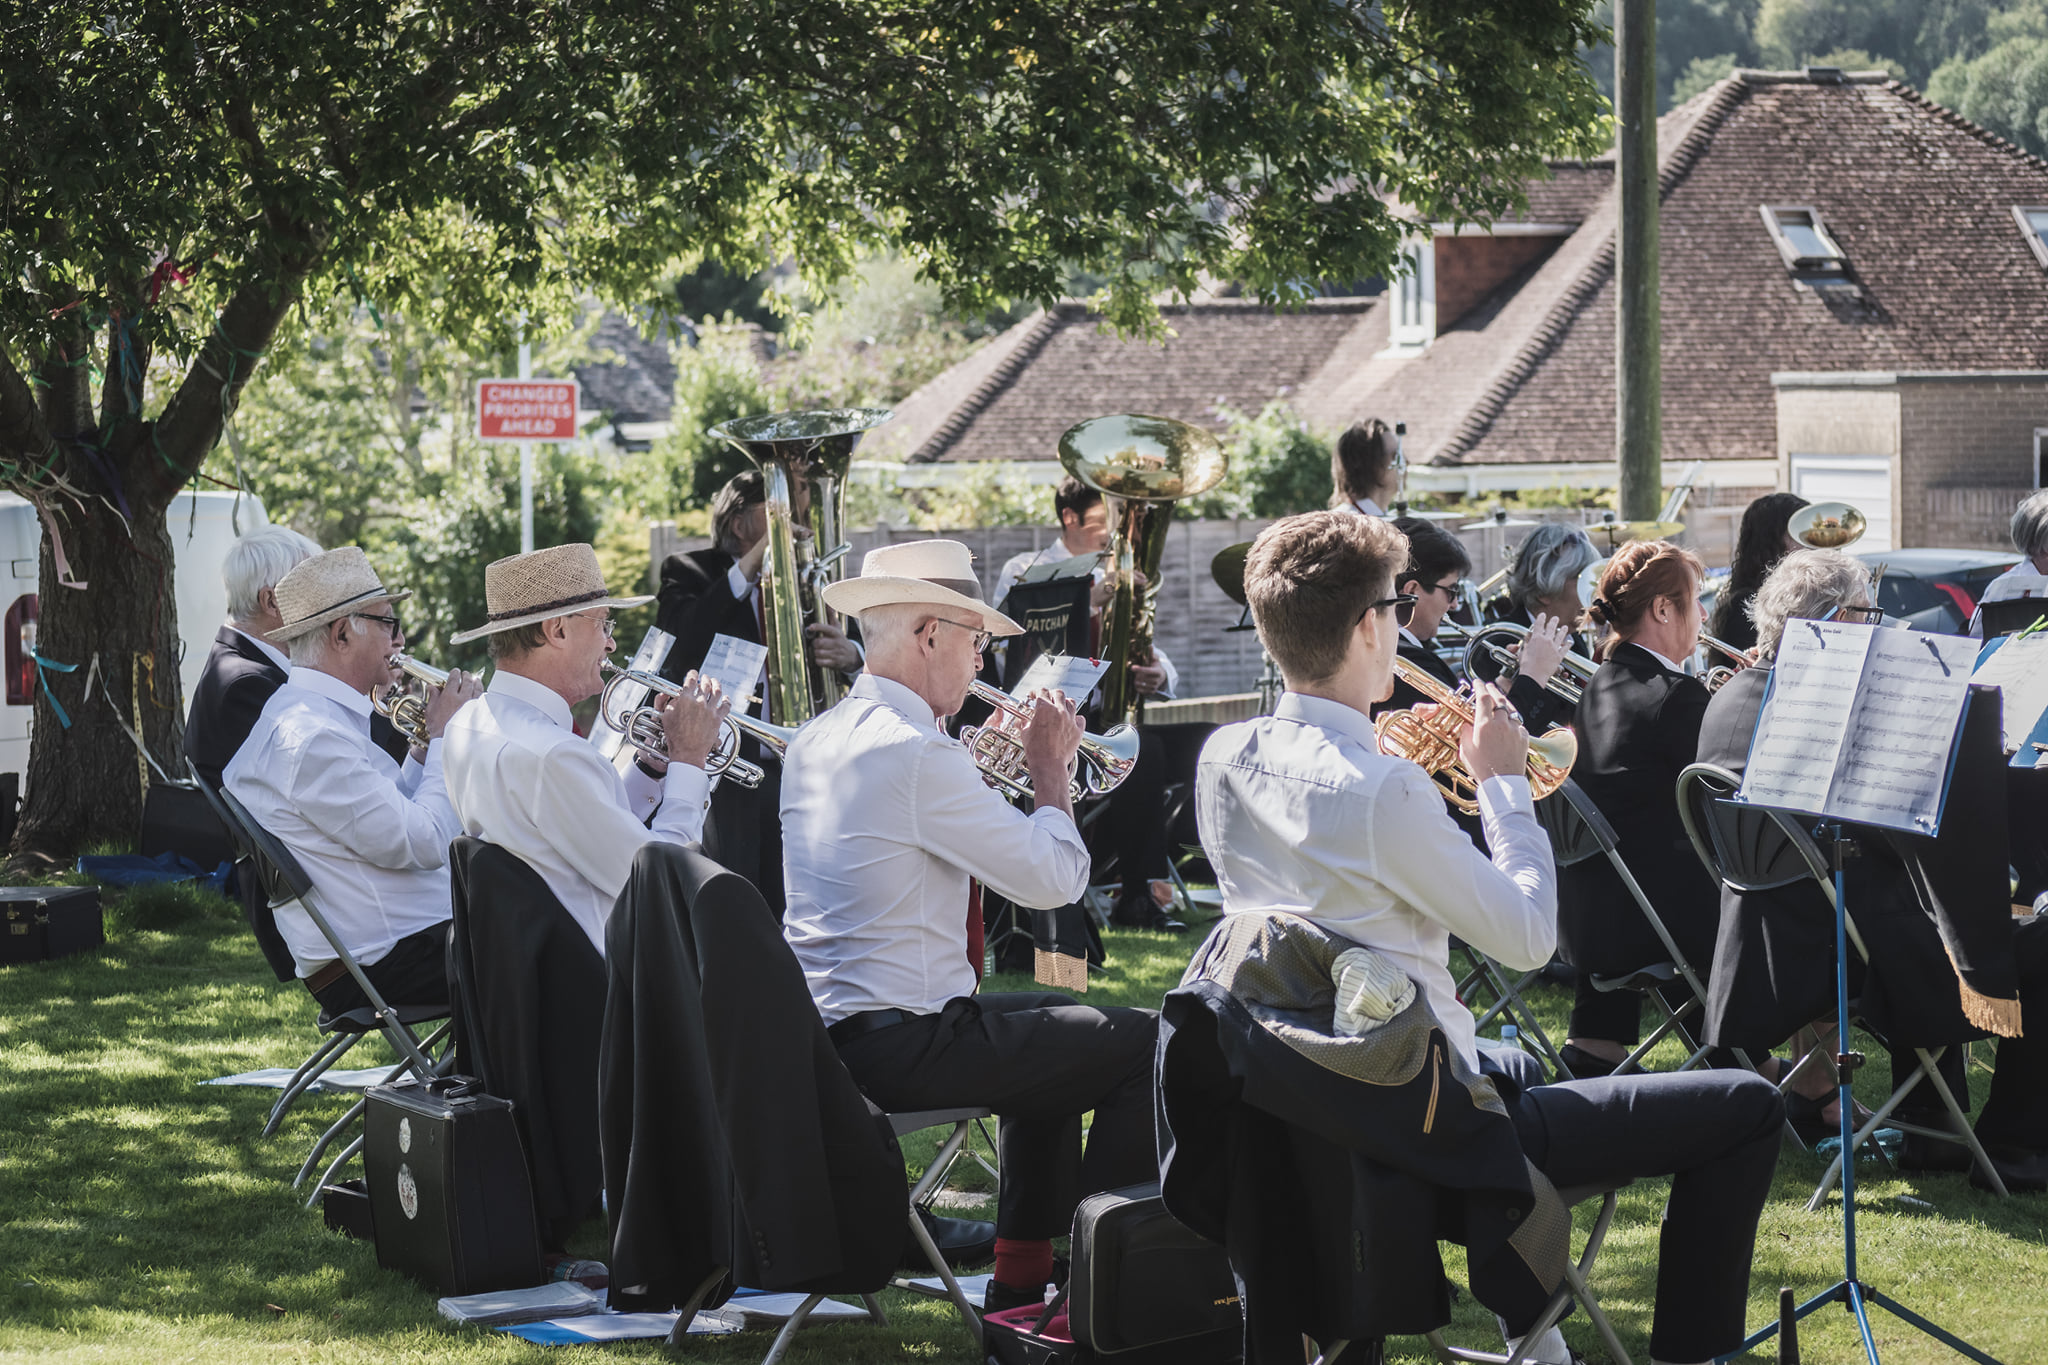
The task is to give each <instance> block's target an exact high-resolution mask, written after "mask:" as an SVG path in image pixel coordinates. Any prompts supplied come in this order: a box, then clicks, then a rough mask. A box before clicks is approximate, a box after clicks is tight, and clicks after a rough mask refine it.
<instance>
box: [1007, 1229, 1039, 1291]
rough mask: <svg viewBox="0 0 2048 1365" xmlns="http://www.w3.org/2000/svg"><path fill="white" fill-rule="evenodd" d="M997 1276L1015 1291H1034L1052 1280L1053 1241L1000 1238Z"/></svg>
mask: <svg viewBox="0 0 2048 1365" xmlns="http://www.w3.org/2000/svg"><path fill="white" fill-rule="evenodd" d="M995 1277H996V1278H997V1279H998V1280H1001V1281H1002V1282H1003V1283H1004V1284H1006V1285H1008V1286H1010V1288H1012V1289H1031V1288H1034V1287H1036V1286H1039V1285H1043V1284H1044V1283H1045V1282H1046V1281H1048V1280H1050V1279H1051V1278H1052V1242H1051V1241H1050V1240H1041V1241H1026V1240H1024V1239H1022V1238H1017V1237H998V1238H996V1269H995Z"/></svg>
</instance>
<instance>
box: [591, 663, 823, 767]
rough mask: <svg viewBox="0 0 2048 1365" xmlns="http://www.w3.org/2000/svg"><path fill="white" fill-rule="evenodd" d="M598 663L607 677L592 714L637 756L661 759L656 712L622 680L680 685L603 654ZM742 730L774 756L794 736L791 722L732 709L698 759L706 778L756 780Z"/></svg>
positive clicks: (663, 745)
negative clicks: (743, 750) (715, 743)
mask: <svg viewBox="0 0 2048 1365" xmlns="http://www.w3.org/2000/svg"><path fill="white" fill-rule="evenodd" d="M603 668H604V671H605V672H607V673H609V674H611V675H612V676H611V679H610V681H608V682H607V683H605V685H604V691H603V692H602V693H601V694H599V696H598V699H597V714H598V715H599V716H600V717H601V718H602V719H603V720H604V723H605V724H606V725H609V726H610V727H611V728H612V729H614V730H616V731H618V732H619V733H620V734H622V735H624V736H625V737H626V743H628V744H630V745H632V746H633V748H634V750H635V751H637V752H638V753H640V754H641V755H642V756H643V757H646V758H650V759H654V760H655V761H657V762H662V763H665V762H667V761H668V736H667V734H666V733H665V732H664V731H663V730H662V728H661V712H660V711H658V710H656V709H655V708H654V707H652V706H646V705H642V704H641V700H640V698H638V697H633V696H631V694H629V693H628V692H626V691H625V690H624V687H623V686H622V684H623V685H626V686H639V687H644V688H646V689H647V690H648V691H650V692H660V693H662V694H664V695H666V696H671V697H680V696H682V695H683V691H684V688H683V686H682V684H680V683H673V682H670V681H669V680H668V679H667V678H664V677H662V676H661V675H660V674H659V673H643V672H641V671H640V670H639V669H636V668H620V667H619V666H618V665H617V664H615V663H613V662H611V661H610V660H609V659H607V660H605V661H604V664H603ZM743 734H744V735H752V736H753V737H754V738H755V739H757V740H759V741H761V743H762V745H763V746H765V747H766V748H767V750H768V751H769V752H770V753H772V754H774V755H775V756H776V757H777V758H778V759H779V758H781V757H782V756H783V754H784V753H786V752H788V750H789V742H790V741H791V740H792V739H795V738H796V727H795V726H790V725H770V724H769V723H768V722H767V721H765V720H756V719H754V718H753V717H752V716H748V715H742V714H741V713H740V712H738V711H732V712H729V713H727V715H726V717H725V725H724V728H723V729H721V730H720V731H719V734H718V747H717V748H715V749H713V750H712V751H711V755H710V757H708V758H706V759H705V760H704V772H705V774H706V775H707V776H708V777H710V778H711V779H712V780H714V781H717V780H720V779H723V780H725V781H728V782H736V783H738V784H739V785H740V786H742V787H758V786H760V785H761V779H762V778H763V777H764V776H766V774H765V773H763V772H762V771H761V768H760V765H759V764H756V763H749V762H748V761H747V760H746V759H744V758H741V757H740V736H741V735H743Z"/></svg>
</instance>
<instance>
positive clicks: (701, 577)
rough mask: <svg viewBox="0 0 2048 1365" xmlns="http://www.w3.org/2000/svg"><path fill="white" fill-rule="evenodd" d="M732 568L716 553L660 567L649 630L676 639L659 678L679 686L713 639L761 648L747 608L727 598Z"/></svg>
mask: <svg viewBox="0 0 2048 1365" xmlns="http://www.w3.org/2000/svg"><path fill="white" fill-rule="evenodd" d="M733 563H734V560H733V557H732V556H731V555H729V554H727V553H726V552H725V551H723V550H717V549H711V550H691V551H689V552H688V553H687V554H674V555H670V556H669V557H668V558H667V559H665V560H663V561H662V564H661V587H660V589H659V590H657V592H656V594H655V600H656V603H657V605H656V606H655V609H654V610H655V616H654V624H655V625H656V626H658V627H660V628H661V629H662V630H665V631H667V632H668V633H669V634H670V635H673V636H675V637H676V641H675V644H673V645H672V646H670V647H669V652H668V658H667V660H666V661H664V662H663V664H662V666H661V676H663V677H664V678H669V679H672V680H675V681H681V679H682V677H683V675H684V674H685V673H688V672H689V671H690V670H691V669H693V668H695V667H696V666H697V665H698V664H701V663H703V662H704V656H705V655H706V654H709V653H710V652H711V640H712V637H714V636H718V635H730V636H732V637H733V638H734V639H737V640H749V641H752V642H753V643H754V644H757V645H758V644H761V643H763V641H762V639H761V623H760V621H758V620H757V619H755V616H754V608H753V605H752V603H751V602H749V601H748V599H747V598H744V597H734V596H733V595H732V581H731V579H730V578H729V577H728V574H729V573H730V572H731V570H732V566H733ZM757 714H758V713H757Z"/></svg>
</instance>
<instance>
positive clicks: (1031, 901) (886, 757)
mask: <svg viewBox="0 0 2048 1365" xmlns="http://www.w3.org/2000/svg"><path fill="white" fill-rule="evenodd" d="M825 603H826V605H827V606H829V607H831V608H832V609H833V610H834V611H841V612H846V613H849V614H852V615H856V616H858V617H859V618H860V626H861V635H862V638H863V640H864V641H865V642H866V646H867V671H866V673H865V674H864V675H863V676H862V677H861V678H860V679H859V681H857V682H856V683H855V684H854V685H853V689H852V691H851V692H850V693H849V694H848V695H847V697H846V699H845V700H844V701H842V702H840V703H839V705H837V706H835V707H833V708H832V709H831V710H829V711H827V712H825V713H824V714H823V715H821V716H819V717H818V718H817V719H815V720H813V721H811V722H810V723H809V724H807V725H805V726H804V727H803V730H802V731H801V732H800V733H799V734H798V735H797V737H796V739H795V741H794V742H792V743H791V745H790V746H789V752H788V754H787V756H786V758H785V760H784V764H783V778H782V826H783V871H784V884H785V886H786V887H787V888H788V896H789V908H788V910H787V912H786V913H785V914H784V916H783V934H784V937H786V938H787V939H788V940H789V944H790V947H791V949H792V950H794V952H795V954H796V958H797V961H798V962H799V963H800V964H801V965H802V967H803V971H804V977H805V980H806V981H807V982H808V983H809V986H810V990H811V997H812V999H813V1000H814V1001H816V1003H817V1006H818V1010H819V1013H820V1014H821V1015H822V1016H823V1017H824V1020H825V1024H826V1026H827V1029H828V1031H829V1032H830V1034H831V1036H832V1041H833V1043H834V1044H835V1045H836V1046H837V1047H838V1049H839V1055H840V1058H841V1060H842V1061H844V1062H845V1063H846V1067H847V1069H848V1070H849V1071H850V1072H852V1074H853V1078H854V1080H855V1081H856V1082H857V1083H858V1084H859V1085H860V1087H861V1089H862V1090H863V1091H864V1092H865V1093H866V1094H867V1095H868V1097H869V1098H870V1099H872V1100H873V1101H874V1102H875V1103H876V1104H878V1105H880V1106H882V1107H883V1108H884V1109H889V1110H895V1111H904V1110H917V1109H938V1108H946V1107H950V1106H956V1105H986V1106H988V1107H989V1108H992V1109H994V1110H995V1112H996V1113H997V1114H998V1115H999V1116H1000V1117H1001V1119H1002V1129H1001V1134H1000V1139H999V1140H1000V1143H1001V1147H1002V1161H1001V1168H1002V1188H1001V1191H1000V1194H999V1196H998V1201H997V1213H996V1264H995V1279H994V1282H993V1283H992V1284H991V1285H990V1288H989V1291H988V1306H989V1307H990V1308H991V1309H1000V1308H1006V1307H1015V1306H1017V1305H1019V1304H1023V1303H1037V1302H1039V1301H1040V1300H1041V1299H1042V1297H1043V1293H1044V1288H1045V1285H1046V1282H1047V1281H1048V1280H1049V1279H1050V1278H1051V1274H1052V1241H1051V1239H1052V1238H1054V1237H1057V1236H1060V1235H1062V1234H1064V1233H1065V1232H1066V1231H1067V1230H1068V1228H1069V1227H1070V1226H1071V1224H1072V1221H1073V1215H1074V1206H1075V1204H1076V1203H1077V1202H1078V1201H1079V1199H1080V1198H1081V1196H1082V1195H1084V1194H1088V1193H1092V1192H1094V1191H1097V1190H1104V1189H1110V1188H1113V1187H1115V1186H1118V1185H1124V1184H1129V1183H1132V1182H1135V1181H1140V1180H1147V1179H1152V1178H1154V1176H1155V1175H1156V1172H1157V1169H1158V1167H1157V1161H1156V1158H1155V1155H1154V1151H1153V1135H1152V1049H1153V1044H1154V1040H1155V1036H1156V1025H1157V1017H1156V1016H1155V1015H1154V1014H1153V1013H1152V1012H1151V1011H1149V1010H1136V1009H1115V1008H1112V1009H1096V1008H1091V1007H1086V1006H1081V1005H1076V1004H1075V1003H1074V1002H1073V1001H1072V1000H1070V999H1069V998H1068V997H1066V996H1063V995H1053V994H1039V993H1019V994H1014V995H1012V994H1004V995H976V994H975V986H976V978H977V976H978V975H979V965H980V964H979V962H978V961H977V960H976V957H977V954H976V953H975V952H974V950H973V949H971V948H970V946H969V944H970V940H969V934H968V918H969V916H970V914H972V915H974V916H976V917H977V918H978V915H979V909H978V907H975V908H973V909H970V896H969V879H970V878H978V879H979V880H980V881H981V882H983V883H985V884H986V885H987V886H988V887H989V888H990V889H991V890H994V891H997V892H1000V893H1001V894H1003V895H1005V896H1008V897H1009V898H1011V899H1012V900H1014V901H1016V902H1017V903H1018V904H1019V905H1023V906H1027V907H1041V908H1042V907H1051V906H1057V905H1064V904H1066V903H1068V902H1070V901H1073V900H1076V899H1078V898H1079V897H1080V895H1081V893H1082V892H1083V891H1084V890H1085V889H1086V887H1087V881H1088V850H1087V847H1086V846H1085V845H1084V844H1083V843H1082V842H1081V835H1080V831H1079V830H1078V829H1076V828H1075V825H1074V818H1073V810H1072V807H1071V804H1070V801H1069V796H1068V783H1069V781H1070V779H1071V771H1072V767H1073V763H1074V756H1075V752H1076V749H1077V746H1078V745H1079V743H1080V740H1081V735H1082V727H1081V722H1080V720H1079V719H1078V718H1077V716H1076V715H1075V711H1074V706H1073V704H1072V703H1071V702H1069V701H1068V700H1067V699H1066V698H1065V697H1063V696H1061V695H1059V694H1058V693H1041V694H1038V695H1036V696H1035V697H1034V699H1033V700H1034V705H1033V707H1032V710H1031V715H1030V717H1029V719H1028V720H1027V721H1026V722H1025V724H1024V726H1023V729H1022V733H1021V736H1020V738H1021V741H1022V744H1023V748H1024V757H1025V764H1026V767H1027V769H1028V771H1029V773H1030V778H1031V787H1032V790H1033V792H1034V794H1035V803H1036V807H1037V808H1036V809H1035V810H1034V811H1032V812H1031V813H1030V814H1028V815H1027V814H1025V813H1024V812H1023V811H1021V810H1019V809H1017V808H1016V807H1015V806H1012V805H1011V804H1010V803H1009V802H1008V801H1007V800H1006V799H1004V798H1003V797H1002V796H1000V795H998V794H997V793H996V792H995V791H993V790H991V789H990V788H989V787H988V786H987V785H986V784H985V783H984V782H983V781H982V778H981V773H980V770H979V769H978V768H976V766H975V763H974V760H973V759H972V758H970V757H969V756H968V752H967V750H966V748H965V747H964V746H962V745H961V744H960V742H959V741H958V740H955V739H952V738H950V737H948V736H947V735H946V734H945V732H944V731H942V730H941V729H940V728H939V718H940V717H942V716H947V715H951V714H952V713H953V712H955V711H957V710H958V709H959V707H960V704H961V703H962V702H963V701H964V700H965V699H966V696H967V691H968V685H969V684H970V683H971V682H972V681H973V680H974V676H975V673H976V671H977V669H978V668H979V666H980V662H981V653H982V651H983V649H985V648H986V647H987V645H988V642H989V640H990V638H991V637H993V636H996V635H1005V636H1008V635H1015V634H1017V633H1018V627H1017V625H1016V623H1015V622H1013V621H1011V620H1010V619H1009V618H1008V617H1007V616H1004V615H1003V614H1001V613H1000V612H997V611H995V610H993V609H992V608H990V607H989V606H988V605H987V604H986V603H985V602H984V601H983V600H982V597H981V585H980V581H979V580H978V579H977V578H976V577H975V573H974V568H973V560H972V557H971V556H970V555H969V554H968V551H967V547H966V546H964V545H961V544H960V543H958V542H957V541H950V540H926V541H912V542H908V543H905V544H900V545H891V546H886V547H884V548H882V549H878V550H875V551H872V552H871V553H869V554H868V556H867V557H866V559H865V561H864V562H863V564H862V566H861V576H860V577H858V578H849V579H845V580H842V581H840V582H838V583H834V584H832V585H830V586H828V587H827V588H826V589H825ZM1091 1109H1092V1110H1094V1111H1095V1121H1094V1127H1093V1131H1092V1136H1091V1137H1090V1139H1089V1142H1088V1145H1087V1152H1086V1154H1085V1156H1084V1155H1083V1152H1082V1143H1081V1116H1082V1115H1083V1114H1085V1113H1087V1112H1088V1111H1089V1110H1091Z"/></svg>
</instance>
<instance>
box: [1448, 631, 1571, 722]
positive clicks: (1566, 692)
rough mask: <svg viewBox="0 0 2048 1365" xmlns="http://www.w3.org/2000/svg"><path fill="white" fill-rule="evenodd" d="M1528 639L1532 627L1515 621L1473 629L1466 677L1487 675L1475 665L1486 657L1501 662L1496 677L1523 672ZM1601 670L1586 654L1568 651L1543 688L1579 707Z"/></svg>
mask: <svg viewBox="0 0 2048 1365" xmlns="http://www.w3.org/2000/svg"><path fill="white" fill-rule="evenodd" d="M1528 641H1529V628H1528V627H1527V626H1522V625H1516V624H1515V623H1514V622H1513V621H1493V622H1490V623H1488V624H1487V625H1485V626H1483V627H1481V628H1480V629H1478V630H1476V631H1473V632H1472V637H1471V643H1470V644H1468V645H1466V646H1465V676H1467V677H1469V678H1475V679H1477V678H1482V677H1483V675H1482V674H1480V673H1479V672H1478V671H1477V670H1476V669H1475V668H1474V665H1475V664H1476V663H1477V662H1478V661H1479V660H1480V659H1482V658H1484V659H1490V660H1492V661H1493V662H1494V663H1495V664H1496V665H1498V669H1497V670H1496V672H1495V673H1494V675H1493V676H1495V677H1498V676H1499V675H1500V672H1501V671H1504V670H1506V669H1509V668H1513V669H1514V670H1515V671H1516V672H1520V671H1521V667H1522V659H1521V648H1522V646H1523V645H1525V644H1527V643H1528ZM1599 671H1600V665H1599V664H1596V663H1594V662H1593V661H1592V660H1591V659H1589V658H1587V657H1586V656H1585V655H1583V654H1573V653H1572V652H1571V651H1569V650H1567V651H1565V656H1564V658H1562V659H1560V660H1559V661H1558V665H1557V672H1555V673H1553V674H1551V675H1550V681H1549V682H1547V683H1545V684H1543V689H1544V691H1546V692H1549V693H1551V694H1552V695H1553V696H1557V697H1562V698H1563V699H1564V700H1566V701H1568V702H1570V703H1571V704H1572V705H1573V706H1577V705H1578V704H1579V698H1580V697H1581V696H1582V695H1584V693H1585V690H1586V684H1587V683H1589V682H1591V681H1593V675H1594V674H1595V673H1597V672H1599Z"/></svg>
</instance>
